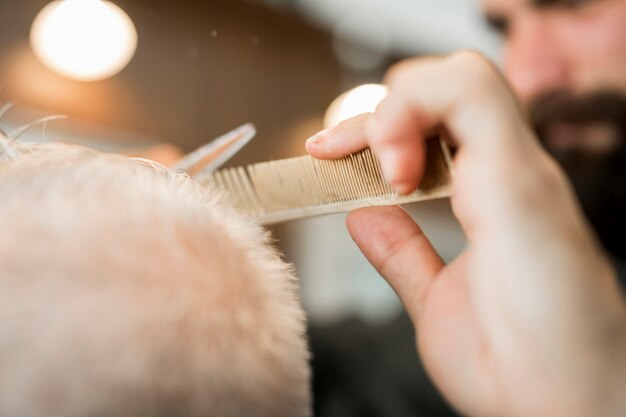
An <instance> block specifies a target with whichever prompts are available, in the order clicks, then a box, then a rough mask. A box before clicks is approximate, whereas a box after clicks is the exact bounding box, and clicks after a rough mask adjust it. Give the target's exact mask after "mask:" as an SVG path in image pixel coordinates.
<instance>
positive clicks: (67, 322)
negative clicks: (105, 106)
mask: <svg viewBox="0 0 626 417" xmlns="http://www.w3.org/2000/svg"><path fill="white" fill-rule="evenodd" d="M214 194H215V193H212V192H211V191H208V190H204V189H201V188H200V187H199V186H197V185H196V184H195V183H194V182H193V181H191V180H189V179H188V178H186V177H185V176H184V175H177V174H173V173H170V172H169V171H167V170H166V169H165V168H162V167H160V166H158V165H157V164H154V163H150V162H148V161H141V160H131V159H128V158H125V157H121V156H116V155H105V154H100V153H97V152H95V151H91V150H87V149H84V148H80V147H69V146H62V145H39V146H36V145H19V146H18V145H15V144H13V143H11V142H9V141H8V140H7V139H5V138H0V369H1V370H2V372H0V415H2V416H20V417H30V416H33V417H34V416H44V415H45V416H47V417H69V416H72V417H73V416H92V417H94V416H96V417H97V416H103V417H104V416H116V417H130V416H133V417H134V416H137V417H138V416H167V417H175V416H220V417H231V416H238V417H244V416H245V417H254V416H263V417H266V416H289V417H292V416H308V415H309V410H310V398H309V397H310V394H309V370H308V363H307V361H308V354H307V349H306V342H305V340H304V317H303V313H302V310H301V308H300V305H299V303H298V301H297V298H296V288H295V278H294V276H293V274H292V272H291V270H290V269H289V267H288V266H287V265H286V264H285V263H284V262H283V261H281V259H280V258H279V257H278V255H277V254H276V252H275V251H274V250H273V249H272V248H271V247H270V246H269V245H268V242H267V237H266V235H265V234H264V232H263V231H262V230H261V229H260V228H259V227H256V226H254V225H252V224H250V223H249V222H247V221H245V220H243V219H241V218H239V217H238V216H237V215H236V214H234V213H232V212H231V211H230V210H228V209H227V208H226V207H223V206H222V205H221V204H220V202H219V201H218V199H217V197H216V196H215V195H214Z"/></svg>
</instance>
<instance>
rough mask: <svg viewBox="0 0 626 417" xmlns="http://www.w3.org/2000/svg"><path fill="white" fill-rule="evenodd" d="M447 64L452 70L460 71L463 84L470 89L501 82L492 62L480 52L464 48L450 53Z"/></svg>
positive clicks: (479, 88)
mask: <svg viewBox="0 0 626 417" xmlns="http://www.w3.org/2000/svg"><path fill="white" fill-rule="evenodd" d="M448 64H449V65H450V66H452V68H453V70H454V71H461V72H462V77H461V78H462V79H463V80H464V85H465V86H466V87H468V88H470V90H471V91H474V90H476V91H478V90H481V89H484V88H485V87H488V86H492V85H494V84H500V83H501V77H500V74H499V72H498V70H497V69H496V67H495V66H494V65H493V63H492V62H491V61H490V60H489V59H488V58H487V57H486V56H485V55H483V54H481V53H480V52H476V51H472V50H464V51H460V52H456V53H454V54H452V55H450V57H449V59H448Z"/></svg>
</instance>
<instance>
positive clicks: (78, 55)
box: [30, 0, 137, 81]
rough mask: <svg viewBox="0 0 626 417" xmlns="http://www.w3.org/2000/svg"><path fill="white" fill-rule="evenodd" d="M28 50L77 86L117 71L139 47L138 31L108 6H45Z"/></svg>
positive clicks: (97, 0)
mask: <svg viewBox="0 0 626 417" xmlns="http://www.w3.org/2000/svg"><path fill="white" fill-rule="evenodd" d="M30 41H31V45H32V48H33V50H34V52H35V54H36V55H37V57H38V58H39V59H40V60H41V61H42V62H43V64H44V65H46V66H47V67H48V68H49V69H50V70H52V71H54V72H57V73H59V74H61V75H63V76H66V77H69V78H73V79H76V80H80V81H95V80H101V79H104V78H108V77H111V76H113V75H115V74H117V73H118V72H120V71H121V70H122V69H123V68H124V67H125V66H126V65H127V64H128V62H129V61H130V60H131V58H132V57H133V54H134V53H135V49H136V48H137V31H136V30H135V26H134V25H133V22H132V20H130V18H129V17H128V15H127V14H126V13H124V11H123V10H122V9H120V8H119V7H118V6H116V5H115V4H113V3H111V2H108V1H101V0H61V1H53V2H52V3H50V4H48V5H47V6H46V7H44V8H43V9H42V10H41V12H39V14H38V15H37V17H36V18H35V21H34V22H33V27H32V29H31V33H30Z"/></svg>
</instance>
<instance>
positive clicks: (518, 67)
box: [504, 19, 568, 103]
mask: <svg viewBox="0 0 626 417" xmlns="http://www.w3.org/2000/svg"><path fill="white" fill-rule="evenodd" d="M529 20H530V19H529ZM511 29H512V30H511V33H510V34H509V38H508V39H507V42H506V46H505V49H506V54H505V67H504V70H505V73H506V76H507V78H508V79H509V82H510V83H511V85H512V86H513V89H514V90H515V91H516V93H517V94H518V95H519V96H520V98H521V99H522V101H523V102H526V103H527V102H529V101H531V100H533V99H534V98H536V97H537V96H540V95H541V94H543V93H548V92H551V91H554V90H559V89H564V88H566V87H567V83H568V80H567V78H568V74H567V65H566V63H565V61H564V60H563V58H562V56H561V54H560V51H559V48H558V46H557V44H556V43H555V42H554V39H553V36H552V34H551V32H550V27H549V25H547V24H546V22H542V21H539V20H538V19H537V21H532V20H530V21H527V22H522V23H520V24H518V25H516V27H514V28H511Z"/></svg>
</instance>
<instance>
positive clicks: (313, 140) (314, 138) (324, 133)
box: [306, 128, 333, 143]
mask: <svg viewBox="0 0 626 417" xmlns="http://www.w3.org/2000/svg"><path fill="white" fill-rule="evenodd" d="M331 130H333V129H332V128H330V129H324V130H322V131H321V132H317V133H316V134H314V135H313V136H311V137H310V138H308V139H307V140H306V141H307V142H309V143H319V142H321V141H323V140H324V139H326V136H327V135H328V133H330V131H331Z"/></svg>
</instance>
